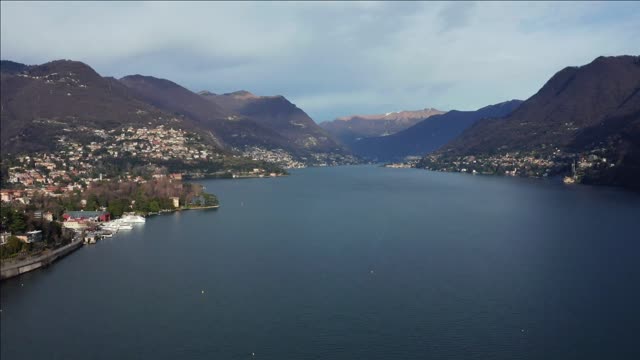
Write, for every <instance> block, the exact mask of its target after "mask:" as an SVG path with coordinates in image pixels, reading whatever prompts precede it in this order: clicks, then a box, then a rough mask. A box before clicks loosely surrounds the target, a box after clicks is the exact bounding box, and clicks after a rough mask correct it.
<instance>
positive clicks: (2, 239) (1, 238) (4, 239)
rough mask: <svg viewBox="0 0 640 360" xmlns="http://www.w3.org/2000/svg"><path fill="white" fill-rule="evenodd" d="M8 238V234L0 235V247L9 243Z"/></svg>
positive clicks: (9, 234)
mask: <svg viewBox="0 0 640 360" xmlns="http://www.w3.org/2000/svg"><path fill="white" fill-rule="evenodd" d="M10 237H11V233H10V232H3V233H2V234H0V245H4V244H6V243H7V242H8V241H9V238H10Z"/></svg>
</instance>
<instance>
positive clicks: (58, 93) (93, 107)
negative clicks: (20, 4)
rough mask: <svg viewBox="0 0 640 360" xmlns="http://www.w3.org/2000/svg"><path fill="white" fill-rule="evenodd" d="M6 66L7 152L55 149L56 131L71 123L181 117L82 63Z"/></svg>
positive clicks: (1, 82) (101, 124)
mask: <svg viewBox="0 0 640 360" xmlns="http://www.w3.org/2000/svg"><path fill="white" fill-rule="evenodd" d="M5 66H6V68H5ZM5 69H6V71H5ZM0 70H1V71H0V76H1V79H0V87H1V92H2V97H1V105H2V107H1V114H0V120H1V126H2V135H1V140H2V152H3V153H7V152H21V151H39V150H47V149H51V148H52V147H53V146H55V139H54V138H55V137H56V136H58V135H61V134H66V135H69V136H73V135H74V134H75V132H73V131H71V132H69V131H68V130H69V129H70V128H71V129H74V128H79V127H91V128H96V129H113V128H117V127H120V126H124V125H129V124H149V123H151V124H168V123H172V124H174V123H176V121H178V122H180V121H179V120H177V119H173V116H172V115H171V114H169V113H166V112H163V111H161V110H158V109H157V108H155V107H153V106H151V105H149V104H147V103H145V102H143V101H140V100H139V99H137V98H136V97H135V96H134V95H133V94H132V93H131V91H130V90H129V89H128V88H127V87H125V86H124V85H122V84H120V83H119V82H118V81H116V80H114V79H111V78H103V77H101V76H100V75H98V73H96V72H95V71H94V70H93V69H92V68H90V67H89V66H87V65H86V64H83V63H81V62H76V61H69V60H58V61H52V62H49V63H46V64H43V65H34V66H27V65H23V64H18V63H13V62H7V61H3V62H2V67H1V69H0ZM180 123H181V122H180ZM180 125H185V124H182V123H181V124H180ZM65 129H67V130H65Z"/></svg>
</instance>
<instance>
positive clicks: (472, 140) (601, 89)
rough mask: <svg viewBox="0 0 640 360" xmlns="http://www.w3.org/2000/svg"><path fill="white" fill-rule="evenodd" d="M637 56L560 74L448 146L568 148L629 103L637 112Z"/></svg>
mask: <svg viewBox="0 0 640 360" xmlns="http://www.w3.org/2000/svg"><path fill="white" fill-rule="evenodd" d="M638 59H639V57H634V56H619V57H599V58H597V59H595V60H594V61H593V62H591V63H590V64H588V65H585V66H581V67H567V68H565V69H563V70H561V71H560V72H558V73H557V74H555V75H554V76H553V77H552V78H551V79H550V80H549V81H548V82H547V83H546V84H545V85H544V86H543V87H542V88H541V89H540V91H538V93H536V94H535V95H533V96H532V97H531V98H529V99H528V100H527V101H525V102H524V103H523V104H522V106H520V107H519V108H518V110H516V111H515V112H514V113H513V114H512V115H511V116H509V117H507V118H506V119H504V121H502V120H488V121H482V122H479V123H478V124H476V126H474V127H472V128H471V129H469V130H468V131H466V132H465V133H464V134H463V135H462V136H461V137H459V138H457V139H456V140H455V141H453V142H452V143H451V144H449V145H447V147H446V149H445V150H446V151H447V152H450V153H459V154H469V153H482V152H491V151H494V150H495V149H502V151H508V150H532V149H538V148H540V147H542V146H543V145H544V146H545V147H554V146H556V147H568V146H570V145H571V144H572V143H573V142H574V140H575V139H576V138H578V137H579V136H581V135H580V134H581V133H583V132H585V131H589V128H590V127H594V126H601V125H602V124H603V123H604V122H606V121H607V120H608V119H609V117H610V116H612V115H614V114H615V112H616V111H622V110H619V108H621V107H622V106H623V105H624V104H625V103H627V107H628V113H633V110H634V106H633V105H634V103H637V96H634V95H633V94H634V93H636V92H637V91H638V89H640V60H638Z"/></svg>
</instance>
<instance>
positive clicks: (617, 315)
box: [0, 166, 640, 360]
mask: <svg viewBox="0 0 640 360" xmlns="http://www.w3.org/2000/svg"><path fill="white" fill-rule="evenodd" d="M204 183H205V185H206V187H207V189H208V191H211V192H214V193H216V194H218V195H219V197H220V200H221V203H222V207H221V208H220V209H219V210H217V211H216V210H213V211H192V212H182V213H178V214H172V215H165V216H159V217H154V218H150V219H148V221H147V223H146V224H145V225H144V226H143V227H141V228H137V229H135V230H133V231H131V232H130V233H129V234H124V233H119V234H117V235H116V236H115V237H114V238H112V239H107V240H105V241H102V242H100V243H98V244H97V245H94V246H91V247H84V248H82V249H80V250H79V251H78V252H76V253H74V254H72V255H71V256H69V257H67V258H65V259H63V260H62V261H60V262H58V263H56V264H55V265H54V266H52V267H50V268H48V269H45V270H41V271H36V272H34V273H31V274H27V275H25V276H22V277H20V278H16V279H12V280H9V281H6V282H3V283H2V285H1V295H0V300H1V308H2V313H1V314H0V319H1V345H2V346H1V350H0V351H1V353H0V355H1V357H2V360H11V359H65V360H69V359H83V360H84V359H142V358H147V359H638V358H640V236H639V235H638V234H639V233H640V222H639V220H640V196H638V195H636V194H630V193H626V192H622V191H618V190H612V189H604V188H591V187H581V186H578V187H566V186H563V185H559V184H551V183H545V182H542V181H531V180H523V179H512V178H500V177H481V176H469V175H460V174H444V173H432V172H426V171H421V170H412V169H384V168H377V167H371V166H362V167H339V168H315V169H305V170H299V171H295V172H293V175H292V176H290V177H286V178H278V179H251V180H214V181H205V182H204ZM202 291H204V294H203V293H202ZM252 353H255V355H254V356H252V355H251V354H252Z"/></svg>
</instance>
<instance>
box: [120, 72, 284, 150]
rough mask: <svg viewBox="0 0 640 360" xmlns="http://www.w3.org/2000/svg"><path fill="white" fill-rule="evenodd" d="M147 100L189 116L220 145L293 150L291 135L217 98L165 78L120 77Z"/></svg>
mask: <svg viewBox="0 0 640 360" xmlns="http://www.w3.org/2000/svg"><path fill="white" fill-rule="evenodd" d="M120 82H121V83H122V84H124V85H125V86H127V87H128V88H130V89H131V90H132V91H134V92H135V94H137V96H139V97H140V98H141V99H143V100H144V101H146V102H148V103H150V104H152V105H153V106H155V107H158V108H160V109H163V110H165V111H168V112H171V113H173V114H180V115H183V116H185V117H188V118H190V119H192V120H194V122H195V123H196V124H197V126H198V127H199V128H201V129H203V130H205V131H208V132H210V133H211V134H212V135H213V136H215V137H216V139H217V140H218V144H219V145H220V146H232V147H243V146H247V145H250V146H264V147H282V148H285V149H289V150H291V147H290V146H289V144H288V142H287V139H286V138H285V137H283V136H282V135H280V134H278V133H277V132H275V131H273V130H271V129H269V128H268V127H265V126H262V125H260V124H258V123H256V122H255V121H253V120H251V119H249V118H247V117H244V116H237V115H235V114H234V113H233V112H229V111H226V110H225V109H222V108H221V107H220V106H218V105H217V104H215V103H214V102H211V101H208V100H207V99H205V98H203V97H202V96H200V95H198V94H196V93H194V92H191V91H190V90H188V89H186V88H184V87H182V86H180V85H178V84H176V83H174V82H172V81H169V80H165V79H159V78H155V77H152V76H142V75H130V76H125V77H123V78H122V79H120Z"/></svg>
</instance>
